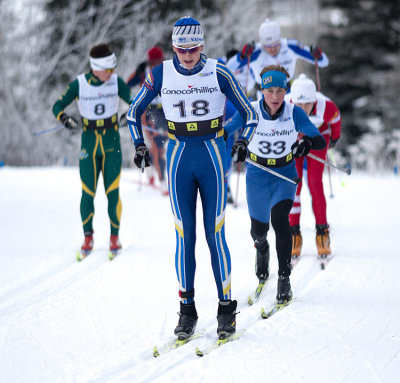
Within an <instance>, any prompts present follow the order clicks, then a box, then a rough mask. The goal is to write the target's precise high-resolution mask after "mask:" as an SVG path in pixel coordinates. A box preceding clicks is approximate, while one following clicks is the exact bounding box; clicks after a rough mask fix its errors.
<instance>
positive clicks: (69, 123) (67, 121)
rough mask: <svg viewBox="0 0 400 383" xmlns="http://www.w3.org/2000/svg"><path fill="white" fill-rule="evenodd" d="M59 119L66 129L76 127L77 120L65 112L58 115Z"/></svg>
mask: <svg viewBox="0 0 400 383" xmlns="http://www.w3.org/2000/svg"><path fill="white" fill-rule="evenodd" d="M60 121H61V123H62V124H63V125H64V126H65V127H66V128H67V129H78V121H76V120H75V118H73V117H71V116H68V114H66V113H63V114H62V115H61V116H60Z"/></svg>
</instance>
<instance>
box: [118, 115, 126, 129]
mask: <svg viewBox="0 0 400 383" xmlns="http://www.w3.org/2000/svg"><path fill="white" fill-rule="evenodd" d="M126 115H127V113H122V114H121V117H120V118H119V126H120V127H121V128H123V127H125V126H127V125H128V122H127V121H126Z"/></svg>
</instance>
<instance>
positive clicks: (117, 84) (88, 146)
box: [53, 71, 130, 235]
mask: <svg viewBox="0 0 400 383" xmlns="http://www.w3.org/2000/svg"><path fill="white" fill-rule="evenodd" d="M108 83H110V84H111V83H113V85H110V84H108ZM117 93H118V94H117ZM119 98H121V99H122V100H124V101H125V102H126V103H127V104H128V105H129V103H130V88H129V87H128V85H126V83H125V82H124V81H123V80H122V79H121V78H120V77H118V76H117V75H116V74H113V77H112V78H111V79H110V81H107V83H104V82H101V81H100V80H99V79H98V78H97V77H96V76H94V74H93V73H92V72H91V71H90V72H89V73H86V74H82V75H80V76H78V77H77V78H76V79H75V80H74V81H72V82H70V83H69V84H68V86H67V89H66V90H65V91H64V93H63V94H62V95H61V97H60V98H59V99H58V100H57V102H56V103H55V104H54V105H53V113H54V115H55V116H56V117H57V119H59V117H60V115H61V114H62V113H64V109H65V108H66V107H67V106H68V105H70V104H71V103H72V102H73V101H75V100H76V101H77V102H78V106H79V110H80V113H81V117H82V126H83V128H82V141H81V151H80V155H79V171H80V177H81V181H82V198H81V205H80V212H81V218H82V224H83V231H84V233H90V232H92V231H93V216H94V197H95V194H96V189H97V183H98V178H99V175H100V171H101V172H102V173H103V180H104V189H105V192H106V195H107V199H108V215H109V217H110V223H111V235H118V231H119V227H120V220H121V212H122V204H121V200H120V198H119V182H120V177H121V169H122V153H121V144H120V136H119V125H118V116H117V111H118V100H119ZM110 100H112V101H110ZM110 110H111V111H112V113H113V114H112V116H107V113H108V114H109V113H110ZM88 116H89V118H88ZM103 116H106V117H107V118H100V117H103Z"/></svg>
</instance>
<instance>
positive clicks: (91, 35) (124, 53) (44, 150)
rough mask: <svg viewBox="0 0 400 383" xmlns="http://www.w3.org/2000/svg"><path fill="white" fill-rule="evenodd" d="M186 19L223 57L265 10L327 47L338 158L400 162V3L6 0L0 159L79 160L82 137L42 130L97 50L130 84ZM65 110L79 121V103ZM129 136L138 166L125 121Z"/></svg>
mask: <svg viewBox="0 0 400 383" xmlns="http://www.w3.org/2000/svg"><path fill="white" fill-rule="evenodd" d="M186 15H190V16H192V17H194V18H196V19H197V20H199V21H200V22H201V24H202V26H203V30H204V33H205V42H206V45H205V51H204V52H205V53H206V54H207V55H208V56H209V57H213V58H215V57H222V56H224V55H225V54H226V52H228V51H229V50H230V49H238V50H240V49H241V47H242V46H243V45H244V44H245V43H246V42H250V41H257V40H258V28H259V26H260V24H261V23H262V22H263V21H264V20H265V19H266V18H267V17H268V18H270V19H272V20H275V21H277V22H278V23H279V24H280V26H281V30H282V35H283V37H288V38H296V39H297V40H299V41H300V42H302V43H304V44H306V45H312V44H317V45H319V46H320V47H321V48H322V49H323V50H324V51H325V52H326V54H327V55H328V57H329V59H330V65H329V66H328V67H327V68H324V69H321V70H320V78H321V90H322V92H323V93H324V94H325V95H327V96H328V97H330V98H331V99H332V100H333V101H334V102H335V103H336V104H337V105H338V107H339V108H340V111H341V115H342V138H341V140H340V141H339V143H338V145H337V149H335V155H336V159H337V161H338V162H339V163H342V164H345V163H349V164H350V165H351V166H352V167H355V168H359V169H366V170H368V171H381V170H384V169H385V170H387V169H391V170H392V169H394V170H396V169H397V167H398V166H399V165H400V127H399V117H398V110H399V107H400V51H399V47H400V2H399V1H398V0H385V2H382V1H380V0H350V1H349V0H277V1H274V0H269V1H267V0H247V1H246V2H244V1H243V0H194V1H190V2H189V1H183V0H180V1H178V0H136V1H132V0H115V1H107V0H15V1H12V2H11V1H7V0H0V20H1V23H0V55H1V56H0V57H1V60H0V71H1V86H0V131H1V140H0V166H1V165H9V166H49V165H68V166H76V165H77V164H78V154H79V150H80V134H78V133H75V134H73V133H71V132H70V131H67V130H66V129H58V130H55V131H52V132H50V133H47V134H43V135H36V134H35V133H36V132H40V131H43V130H46V129H51V128H55V127H56V126H57V125H59V123H58V122H57V121H56V120H55V118H54V116H53V114H52V112H51V108H52V105H53V104H54V102H55V101H56V100H57V99H58V98H59V96H60V95H61V94H62V92H63V91H64V90H65V88H66V85H67V84H68V83H69V82H70V81H72V80H73V79H74V78H76V76H77V75H78V74H79V73H82V72H85V71H87V70H88V69H89V60H88V56H89V50H90V48H91V47H92V46H93V45H95V44H97V43H101V42H106V43H109V44H110V46H111V48H112V49H113V50H114V51H115V52H116V54H117V57H118V68H117V73H118V74H119V76H121V77H122V78H123V79H124V80H127V78H128V76H129V75H130V73H131V72H133V71H134V70H135V69H136V67H137V65H138V64H140V63H141V62H143V61H145V60H146V57H147V56H146V52H147V50H148V49H149V48H151V47H152V46H154V45H159V46H161V47H162V48H163V49H164V51H165V52H166V57H167V58H171V57H172V51H171V40H170V38H171V30H172V26H173V24H174V23H175V21H176V20H178V19H179V18H180V17H182V16H186ZM302 72H304V73H306V74H308V75H309V76H310V77H311V78H313V79H314V80H315V79H316V71H315V67H314V66H313V65H309V64H307V63H304V62H301V60H299V61H298V64H297V68H296V75H298V74H299V73H302ZM136 91H137V89H136V90H135V91H134V93H136ZM127 108H128V105H126V104H124V103H123V102H121V106H120V111H121V112H124V111H126V110H127ZM67 111H68V113H69V114H71V115H74V116H75V117H76V118H78V117H79V113H78V109H77V107H76V103H74V104H73V105H71V106H70V107H69V108H68V109H67ZM121 138H122V150H123V157H124V165H125V166H127V167H131V166H132V164H133V161H132V160H133V152H134V151H133V150H132V143H131V142H130V135H129V132H128V130H127V129H121Z"/></svg>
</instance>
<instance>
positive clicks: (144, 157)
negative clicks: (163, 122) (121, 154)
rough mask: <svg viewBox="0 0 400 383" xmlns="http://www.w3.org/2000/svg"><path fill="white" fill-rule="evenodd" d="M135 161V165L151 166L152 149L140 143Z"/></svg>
mask: <svg viewBox="0 0 400 383" xmlns="http://www.w3.org/2000/svg"><path fill="white" fill-rule="evenodd" d="M133 161H134V162H135V165H136V166H137V167H138V168H141V169H144V168H145V167H148V166H150V164H151V161H150V151H149V149H147V146H146V145H145V144H139V145H138V146H136V153H135V158H134V159H133Z"/></svg>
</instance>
